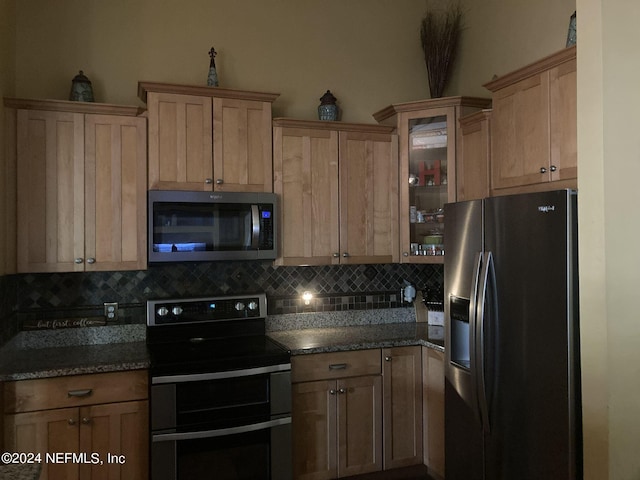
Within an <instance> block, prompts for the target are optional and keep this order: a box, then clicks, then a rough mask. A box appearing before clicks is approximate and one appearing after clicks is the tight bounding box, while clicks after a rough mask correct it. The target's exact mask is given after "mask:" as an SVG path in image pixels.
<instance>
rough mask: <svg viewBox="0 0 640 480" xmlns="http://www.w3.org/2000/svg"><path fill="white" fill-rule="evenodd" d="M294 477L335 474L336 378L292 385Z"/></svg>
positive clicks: (312, 479)
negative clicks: (334, 379)
mask: <svg viewBox="0 0 640 480" xmlns="http://www.w3.org/2000/svg"><path fill="white" fill-rule="evenodd" d="M291 412H292V424H293V425H292V426H293V472H294V478H296V479H304V480H325V479H331V478H336V475H337V463H336V453H337V447H336V382H335V381H318V382H303V383H295V384H293V386H292V408H291Z"/></svg>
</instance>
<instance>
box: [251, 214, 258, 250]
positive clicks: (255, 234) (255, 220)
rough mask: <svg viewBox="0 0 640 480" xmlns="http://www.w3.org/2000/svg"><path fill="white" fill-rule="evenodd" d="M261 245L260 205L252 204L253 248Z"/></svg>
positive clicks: (255, 248)
mask: <svg viewBox="0 0 640 480" xmlns="http://www.w3.org/2000/svg"><path fill="white" fill-rule="evenodd" d="M259 245H260V211H259V210H258V205H255V204H254V205H251V248H252V249H253V250H257V249H258V247H259Z"/></svg>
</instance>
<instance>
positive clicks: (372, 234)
mask: <svg viewBox="0 0 640 480" xmlns="http://www.w3.org/2000/svg"><path fill="white" fill-rule="evenodd" d="M397 151H398V144H397V136H395V135H389V134H379V133H367V132H340V149H339V152H340V250H341V251H340V254H341V256H342V258H341V263H355V264H361V263H393V262H397V261H398V257H399V246H398V241H399V239H398V157H397Z"/></svg>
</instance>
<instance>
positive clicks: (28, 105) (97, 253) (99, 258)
mask: <svg viewBox="0 0 640 480" xmlns="http://www.w3.org/2000/svg"><path fill="white" fill-rule="evenodd" d="M5 106H6V107H8V109H9V110H10V114H9V116H8V117H9V121H10V122H11V123H15V132H16V137H17V138H16V141H15V155H16V160H17V162H16V163H17V271H18V273H26V272H71V271H97V270H138V269H143V268H145V267H146V220H145V219H146V119H145V118H144V117H143V116H140V114H141V111H140V109H138V108H136V107H121V106H116V105H106V104H90V103H80V102H65V101H49V100H42V101H40V100H22V99H8V98H5Z"/></svg>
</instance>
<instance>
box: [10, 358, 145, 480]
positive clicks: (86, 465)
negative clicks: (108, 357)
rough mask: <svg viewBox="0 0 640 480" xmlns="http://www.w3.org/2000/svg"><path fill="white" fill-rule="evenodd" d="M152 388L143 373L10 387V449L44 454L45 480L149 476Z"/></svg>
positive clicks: (128, 479) (49, 380)
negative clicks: (74, 457)
mask: <svg viewBox="0 0 640 480" xmlns="http://www.w3.org/2000/svg"><path fill="white" fill-rule="evenodd" d="M147 388H148V387H147V373H146V371H143V370H136V371H129V372H114V373H100V374H95V375H77V376H69V377H59V378H47V379H35V380H20V381H15V382H7V383H5V384H4V447H5V449H6V450H8V451H12V452H32V453H34V454H40V455H41V459H42V475H41V477H40V478H41V479H42V480H73V479H83V480H91V479H121V480H140V479H143V478H148V443H149V431H148V428H149V427H148V400H147ZM47 454H50V455H51V454H57V455H58V457H56V456H54V457H51V456H50V457H48V458H47V457H46V455H47ZM64 454H67V455H73V454H75V455H76V460H71V459H69V458H66V460H65V457H64ZM60 456H61V457H60Z"/></svg>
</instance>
